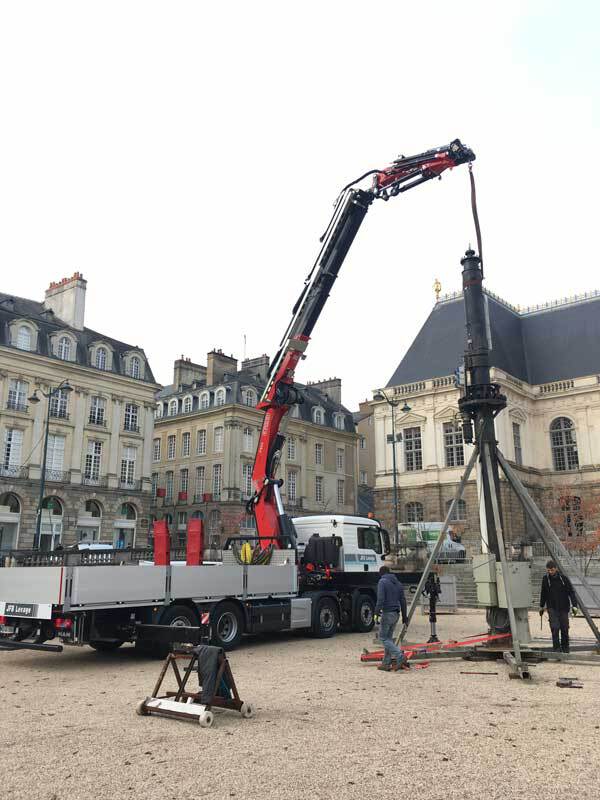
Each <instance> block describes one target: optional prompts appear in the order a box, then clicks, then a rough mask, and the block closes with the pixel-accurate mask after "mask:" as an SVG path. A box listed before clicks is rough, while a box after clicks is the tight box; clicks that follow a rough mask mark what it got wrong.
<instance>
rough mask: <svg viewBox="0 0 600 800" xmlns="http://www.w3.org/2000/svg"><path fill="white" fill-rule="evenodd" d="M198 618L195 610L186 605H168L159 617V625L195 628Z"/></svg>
mask: <svg viewBox="0 0 600 800" xmlns="http://www.w3.org/2000/svg"><path fill="white" fill-rule="evenodd" d="M199 622H200V620H199V619H198V615H197V614H196V612H195V611H194V610H193V609H191V608H189V607H188V606H169V608H167V609H165V611H164V612H163V613H162V615H161V617H160V623H159V624H160V625H171V626H172V627H174V628H177V627H179V628H197V627H198V624H199Z"/></svg>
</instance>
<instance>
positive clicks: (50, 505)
mask: <svg viewBox="0 0 600 800" xmlns="http://www.w3.org/2000/svg"><path fill="white" fill-rule="evenodd" d="M42 508H43V509H44V510H48V511H50V512H51V513H52V515H53V516H57V517H62V513H63V507H62V502H61V501H60V500H59V499H58V497H44V499H43V500H42Z"/></svg>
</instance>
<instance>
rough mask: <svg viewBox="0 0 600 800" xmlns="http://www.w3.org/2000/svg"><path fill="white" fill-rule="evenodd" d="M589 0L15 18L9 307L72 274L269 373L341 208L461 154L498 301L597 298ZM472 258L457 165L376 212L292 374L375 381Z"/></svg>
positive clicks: (154, 330)
mask: <svg viewBox="0 0 600 800" xmlns="http://www.w3.org/2000/svg"><path fill="white" fill-rule="evenodd" d="M598 8H599V4H598V3H594V2H589V3H588V2H581V1H578V0H570V2H551V1H550V0H547V1H545V2H520V3H512V2H504V3H497V4H491V3H481V2H464V0H463V2H461V3H458V4H448V3H447V2H443V3H442V2H439V3H438V2H429V3H426V4H425V3H408V2H401V1H400V0H396V2H393V3H387V2H371V3H365V2H351V1H350V0H343V2H338V1H337V0H335V1H330V2H323V0H321V1H320V2H310V1H307V0H304V2H302V3H296V4H292V3H282V2H261V0H253V2H251V3H250V2H229V3H206V2H163V3H155V2H150V1H149V0H144V1H143V2H126V1H125V0H119V2H106V0H105V2H102V3H89V2H83V1H82V0H78V2H55V3H48V2H45V1H44V2H38V3H36V2H27V3H3V4H2V5H1V6H0V76H1V77H0V108H1V113H2V122H1V124H0V222H1V228H2V230H1V235H0V258H1V265H2V267H1V268H2V281H1V285H0V290H2V291H5V292H9V293H12V294H15V295H21V296H25V297H29V298H33V299H39V300H41V299H42V298H43V293H44V290H45V288H46V287H47V285H48V284H49V283H50V281H52V280H59V279H60V278H62V277H64V276H68V275H71V274H72V273H73V272H74V271H75V270H79V271H81V272H82V273H83V275H84V277H85V278H86V279H87V280H88V293H87V310H86V324H87V326H89V327H91V328H94V329H96V330H98V331H101V332H105V333H106V334H107V335H110V336H113V337H114V338H117V339H121V340H123V341H126V342H129V343H131V344H137V345H139V346H142V347H144V349H145V350H146V353H147V354H148V357H149V359H150V362H151V365H152V367H153V369H154V372H155V375H156V377H157V379H158V380H159V381H160V382H162V383H169V382H170V381H171V377H172V362H173V359H174V358H175V357H178V356H179V355H180V354H185V355H186V356H188V357H190V358H192V359H193V360H196V361H200V362H201V363H205V358H206V353H207V352H208V351H209V350H211V349H213V348H222V349H223V351H225V352H226V353H228V354H234V355H235V356H237V357H238V358H240V359H241V358H242V357H243V347H244V335H245V336H246V341H247V350H246V352H247V355H248V356H254V355H258V354H261V353H268V354H270V355H272V354H273V353H274V351H275V350H276V347H277V344H278V342H279V339H280V337H281V335H282V333H283V330H284V329H285V327H286V326H287V323H288V320H289V317H290V314H291V309H292V305H293V303H294V302H295V300H296V297H297V295H298V294H299V292H300V289H301V287H302V283H303V280H304V278H305V276H306V273H307V272H308V269H309V267H310V266H311V264H312V261H313V259H314V257H315V255H316V252H317V250H318V237H319V235H320V234H321V233H322V231H323V229H324V227H325V225H326V223H327V222H328V220H329V216H330V214H331V210H332V202H333V200H334V199H335V197H336V195H337V192H338V190H339V189H340V188H341V186H343V185H344V184H345V183H346V182H347V181H348V180H350V179H352V178H355V177H357V176H358V175H359V174H361V173H362V172H364V171H366V170H367V169H370V168H373V167H383V166H386V165H387V164H388V163H389V162H390V161H392V160H393V159H394V158H395V157H396V156H397V155H398V154H399V153H404V154H407V155H408V154H413V153H416V152H419V151H422V150H425V149H428V148H430V147H436V146H439V145H443V144H447V143H448V142H449V141H450V140H451V139H453V138H456V137H459V138H461V139H462V141H463V142H465V143H467V144H468V145H469V146H470V147H472V148H473V150H474V151H475V152H476V154H477V161H476V164H475V172H476V179H477V187H478V202H479V213H480V218H481V225H482V233H483V246H484V255H485V257H486V277H487V286H488V288H489V289H491V290H493V291H495V292H496V293H498V294H500V295H501V296H502V297H504V298H505V299H507V300H508V301H510V302H512V303H514V304H519V303H520V304H521V305H526V304H529V303H536V302H542V301H546V300H549V299H553V298H557V297H562V296H565V295H570V294H573V293H575V292H581V291H585V290H587V289H593V288H600V278H599V277H598V254H597V244H596V237H597V230H598V222H597V218H598V202H597V199H596V198H597V194H598V191H599V182H598V178H599V173H600V167H599V158H598V145H599V137H598V133H599V103H598V97H599V89H598V86H599V85H600V84H599V79H600V75H599V72H600V70H599V69H598V64H599V56H598V42H597V34H598V24H599V22H600V19H599V16H600V15H599V13H598V11H597V9H598ZM469 242H474V233H473V224H472V219H471V212H470V204H469V185H468V173H467V169H466V167H460V168H458V169H456V170H454V171H453V172H448V173H446V174H445V175H444V178H443V180H442V181H441V182H437V181H436V182H431V183H429V184H426V185H425V186H422V187H419V188H418V189H415V190H414V191H412V192H409V193H408V194H406V195H403V196H401V197H398V198H395V199H393V200H390V202H388V203H387V204H385V203H382V202H377V203H375V204H374V205H373V207H372V208H371V210H370V212H369V214H368V216H367V218H366V219H365V222H364V224H363V227H362V229H361V231H360V233H359V235H358V238H357V240H356V242H355V245H354V247H353V249H352V251H351V253H350V255H349V257H348V259H347V261H346V263H345V265H344V267H343V269H342V271H341V274H340V278H339V280H338V281H337V284H336V286H335V287H334V290H333V294H332V297H331V299H330V301H329V304H328V305H327V306H326V309H325V311H324V313H323V316H322V318H321V320H320V322H319V324H318V325H317V327H316V329H315V331H314V334H313V342H312V343H311V346H310V347H309V350H308V353H307V359H306V361H304V362H302V363H301V365H300V367H299V369H298V371H297V379H298V380H300V381H306V380H318V379H321V378H327V377H330V376H334V375H336V376H339V377H341V378H342V381H343V400H344V402H345V404H346V405H348V406H349V407H351V408H354V407H356V406H357V404H358V402H359V400H361V399H364V398H365V397H370V396H371V393H372V390H373V389H375V388H377V387H379V386H382V385H385V384H386V383H387V381H388V380H389V378H390V376H391V375H392V373H393V372H394V370H395V368H396V365H397V363H398V362H399V360H400V359H401V357H402V355H403V353H404V352H405V351H406V349H407V348H408V346H409V345H410V343H411V341H412V339H413V338H414V336H415V334H416V332H417V331H418V329H419V328H420V326H421V325H422V324H423V322H424V320H425V319H426V317H427V315H428V314H429V312H430V311H431V308H432V305H433V302H434V293H433V288H432V285H433V282H434V279H435V278H436V277H438V278H439V279H440V281H441V283H442V286H443V291H451V290H455V289H458V288H459V287H460V264H459V261H460V258H461V256H462V254H463V252H464V250H465V248H466V246H467V245H468V244H469Z"/></svg>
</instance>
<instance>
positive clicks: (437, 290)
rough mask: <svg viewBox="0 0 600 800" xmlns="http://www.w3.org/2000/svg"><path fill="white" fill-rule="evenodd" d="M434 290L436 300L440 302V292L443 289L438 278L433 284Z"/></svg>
mask: <svg viewBox="0 0 600 800" xmlns="http://www.w3.org/2000/svg"><path fill="white" fill-rule="evenodd" d="M433 291H434V292H435V302H436V303H438V302H439V299H440V292H441V291H442V284H441V283H440V282H439V280H438V279H437V278H436V279H435V281H434V284H433Z"/></svg>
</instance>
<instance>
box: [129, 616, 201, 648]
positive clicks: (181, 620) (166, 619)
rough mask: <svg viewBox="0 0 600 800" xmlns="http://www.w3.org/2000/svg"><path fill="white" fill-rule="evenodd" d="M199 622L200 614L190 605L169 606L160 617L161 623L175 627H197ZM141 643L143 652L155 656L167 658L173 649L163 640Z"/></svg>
mask: <svg viewBox="0 0 600 800" xmlns="http://www.w3.org/2000/svg"><path fill="white" fill-rule="evenodd" d="M199 624H200V620H199V619H198V615H197V614H196V612H195V611H194V610H193V609H192V608H189V607H188V606H169V608H167V609H165V610H164V612H163V613H162V615H161V617H160V619H159V625H170V626H172V627H174V628H178V627H179V628H197V627H198V625H199ZM139 644H140V645H141V647H140V651H141V652H142V653H148V654H149V655H152V656H154V658H166V657H167V655H168V654H169V652H170V650H171V645H168V644H164V643H162V642H160V643H159V642H140V643H139ZM136 646H137V644H136Z"/></svg>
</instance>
